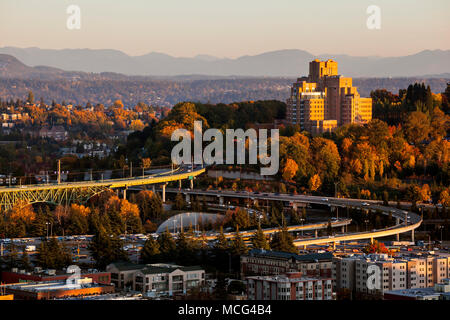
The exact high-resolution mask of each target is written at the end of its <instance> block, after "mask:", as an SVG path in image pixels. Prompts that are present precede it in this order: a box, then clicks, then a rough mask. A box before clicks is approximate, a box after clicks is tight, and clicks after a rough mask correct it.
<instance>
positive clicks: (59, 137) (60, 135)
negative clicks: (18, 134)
mask: <svg viewBox="0 0 450 320" xmlns="http://www.w3.org/2000/svg"><path fill="white" fill-rule="evenodd" d="M67 135H68V133H67V131H66V130H65V129H64V128H63V127H62V126H53V127H52V128H51V129H48V128H42V129H41V130H39V137H41V138H50V139H54V140H56V141H64V140H66V138H67Z"/></svg>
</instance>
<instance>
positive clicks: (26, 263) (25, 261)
mask: <svg viewBox="0 0 450 320" xmlns="http://www.w3.org/2000/svg"><path fill="white" fill-rule="evenodd" d="M20 267H21V268H22V269H24V270H30V269H31V264H30V258H29V256H28V252H27V251H26V250H25V246H24V247H23V248H22V257H21V259H20Z"/></svg>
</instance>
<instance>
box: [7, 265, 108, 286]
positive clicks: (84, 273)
mask: <svg viewBox="0 0 450 320" xmlns="http://www.w3.org/2000/svg"><path fill="white" fill-rule="evenodd" d="M48 271H49V270H41V269H40V268H35V269H34V271H33V272H25V270H15V269H14V270H13V269H12V270H10V271H2V272H1V275H0V279H1V281H2V282H3V283H6V284H8V283H19V282H54V281H60V280H66V279H67V278H69V277H70V276H72V275H73V274H72V273H66V271H65V270H52V272H48ZM49 273H50V274H49ZM81 277H83V278H90V279H92V281H93V282H95V283H101V284H111V273H110V272H98V271H93V270H81Z"/></svg>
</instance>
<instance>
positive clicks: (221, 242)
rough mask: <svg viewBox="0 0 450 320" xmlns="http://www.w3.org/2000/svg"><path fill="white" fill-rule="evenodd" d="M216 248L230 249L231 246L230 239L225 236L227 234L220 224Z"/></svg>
mask: <svg viewBox="0 0 450 320" xmlns="http://www.w3.org/2000/svg"><path fill="white" fill-rule="evenodd" d="M214 248H215V249H217V250H228V249H229V248H230V246H229V243H228V240H227V238H225V234H224V233H223V227H222V226H220V231H219V235H218V236H217V239H216V243H215V244H214Z"/></svg>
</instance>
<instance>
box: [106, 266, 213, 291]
mask: <svg viewBox="0 0 450 320" xmlns="http://www.w3.org/2000/svg"><path fill="white" fill-rule="evenodd" d="M106 270H107V271H108V272H110V273H111V282H112V283H113V284H114V285H115V287H116V288H117V289H129V290H133V291H138V292H142V293H147V294H150V295H153V296H158V295H162V294H166V295H173V294H183V293H186V292H187V290H189V289H191V288H193V287H197V286H199V285H201V284H204V282H205V270H203V269H202V268H200V267H197V266H187V267H185V266H179V265H175V264H162V263H159V264H158V263H157V264H132V263H122V262H120V263H112V264H110V265H108V266H107V267H106Z"/></svg>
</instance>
